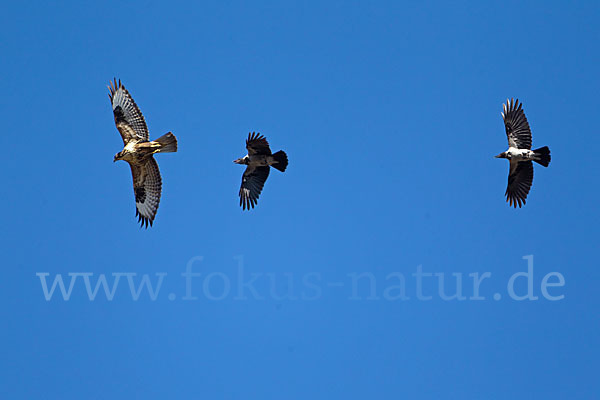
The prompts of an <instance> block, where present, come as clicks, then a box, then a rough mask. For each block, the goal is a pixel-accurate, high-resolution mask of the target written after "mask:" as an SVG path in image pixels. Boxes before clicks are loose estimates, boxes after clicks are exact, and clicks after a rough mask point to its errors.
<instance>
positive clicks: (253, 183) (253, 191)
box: [233, 132, 288, 210]
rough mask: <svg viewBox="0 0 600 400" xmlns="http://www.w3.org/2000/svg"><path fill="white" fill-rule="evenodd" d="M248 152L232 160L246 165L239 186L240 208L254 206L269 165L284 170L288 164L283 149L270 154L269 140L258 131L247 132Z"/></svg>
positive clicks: (267, 174) (267, 173)
mask: <svg viewBox="0 0 600 400" xmlns="http://www.w3.org/2000/svg"><path fill="white" fill-rule="evenodd" d="M246 149H248V154H247V155H245V156H244V157H242V158H238V159H237V160H234V161H233V162H234V163H236V164H243V165H247V167H246V171H244V174H243V175H242V187H241V188H240V206H242V209H244V210H246V209H248V210H249V209H250V208H254V206H255V205H256V202H257V200H258V196H260V192H261V191H262V188H263V186H264V184H265V181H266V180H267V178H268V177H269V170H270V169H271V168H270V166H272V167H273V168H277V169H278V170H280V171H281V172H284V171H285V169H286V168H287V165H288V159H287V155H286V154H285V152H284V151H283V150H279V151H278V152H277V153H275V154H271V149H270V148H269V142H267V139H265V137H264V136H262V135H261V134H259V133H254V132H252V133H249V134H248V139H246Z"/></svg>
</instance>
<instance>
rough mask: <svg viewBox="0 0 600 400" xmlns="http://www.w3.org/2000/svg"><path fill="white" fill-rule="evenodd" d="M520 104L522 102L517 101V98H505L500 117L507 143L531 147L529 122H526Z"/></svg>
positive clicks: (526, 147) (511, 145)
mask: <svg viewBox="0 0 600 400" xmlns="http://www.w3.org/2000/svg"><path fill="white" fill-rule="evenodd" d="M522 106H523V103H519V100H518V99H517V100H514V101H513V99H510V100H506V104H502V108H503V109H504V112H503V113H502V118H503V119H504V127H505V128H506V136H507V137H508V145H509V146H510V147H516V148H517V149H531V129H529V122H527V118H526V117H525V113H524V112H523V108H522Z"/></svg>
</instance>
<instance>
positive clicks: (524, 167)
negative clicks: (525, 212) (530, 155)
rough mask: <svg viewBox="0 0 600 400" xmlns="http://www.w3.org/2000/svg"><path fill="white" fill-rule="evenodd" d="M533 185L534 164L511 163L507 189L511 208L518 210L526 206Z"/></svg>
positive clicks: (527, 162)
mask: <svg viewBox="0 0 600 400" xmlns="http://www.w3.org/2000/svg"><path fill="white" fill-rule="evenodd" d="M532 184H533V162H532V161H521V162H516V161H515V162H511V163H510V171H509V173H508V186H507V187H506V193H505V194H506V201H507V202H508V204H509V205H510V206H511V207H515V208H517V204H518V205H519V207H521V206H522V205H524V204H525V199H527V195H528V194H529V189H531V185H532Z"/></svg>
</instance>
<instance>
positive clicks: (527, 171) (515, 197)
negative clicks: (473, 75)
mask: <svg viewBox="0 0 600 400" xmlns="http://www.w3.org/2000/svg"><path fill="white" fill-rule="evenodd" d="M522 106H523V104H522V103H521V104H519V100H518V99H517V100H514V101H513V99H510V100H506V104H503V105H502V107H503V108H504V112H503V113H502V118H503V119H504V127H505V128H506V136H507V138H508V150H506V151H505V152H503V153H500V154H498V155H497V156H496V158H506V159H508V161H509V162H510V170H509V172H508V186H507V187H506V193H505V195H506V201H507V202H508V204H509V206H513V207H515V208H517V205H519V207H521V206H522V205H524V204H525V199H527V195H528V194H529V189H531V184H532V183H533V162H532V161H535V162H536V163H538V164H540V165H543V166H544V167H547V166H548V165H549V164H550V149H549V148H548V146H544V147H540V148H539V149H536V150H531V129H530V128H529V123H528V122H527V118H526V117H525V113H524V112H523V109H522Z"/></svg>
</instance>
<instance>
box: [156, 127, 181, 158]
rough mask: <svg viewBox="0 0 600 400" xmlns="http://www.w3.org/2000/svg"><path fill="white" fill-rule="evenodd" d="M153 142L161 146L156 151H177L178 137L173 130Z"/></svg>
mask: <svg viewBox="0 0 600 400" xmlns="http://www.w3.org/2000/svg"><path fill="white" fill-rule="evenodd" d="M153 143H158V144H159V145H160V147H158V149H157V150H155V151H154V152H155V153H175V152H176V151H177V138H176V137H175V135H173V134H172V133H171V132H168V133H165V134H164V135H162V136H161V137H159V138H158V139H156V140H154V141H153Z"/></svg>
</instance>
